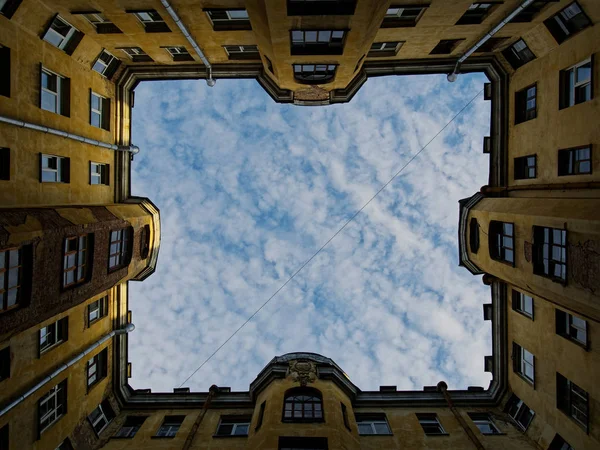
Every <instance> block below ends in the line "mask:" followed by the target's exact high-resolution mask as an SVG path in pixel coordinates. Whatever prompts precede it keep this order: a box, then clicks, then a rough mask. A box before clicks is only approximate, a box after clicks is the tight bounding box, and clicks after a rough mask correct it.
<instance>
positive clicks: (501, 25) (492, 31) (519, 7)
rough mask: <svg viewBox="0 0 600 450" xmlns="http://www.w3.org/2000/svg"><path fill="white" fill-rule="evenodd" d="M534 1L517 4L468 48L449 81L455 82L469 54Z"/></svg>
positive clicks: (526, 0) (449, 75)
mask: <svg viewBox="0 0 600 450" xmlns="http://www.w3.org/2000/svg"><path fill="white" fill-rule="evenodd" d="M533 2H534V0H525V1H524V2H523V3H521V4H520V5H519V6H517V8H516V9H515V10H514V11H513V12H511V13H510V14H509V15H508V16H507V17H506V18H505V19H504V20H503V21H502V22H500V23H499V24H498V25H496V26H495V27H494V28H492V29H491V30H490V31H489V32H488V33H487V34H486V35H485V36H484V37H483V38H481V39H480V40H479V41H478V42H477V43H476V44H475V45H474V46H473V47H471V48H470V49H469V50H467V52H466V53H465V54H464V55H462V56H461V57H460V58H459V60H458V61H457V62H456V65H455V66H454V70H453V71H452V73H449V74H448V81H449V82H451V83H453V82H455V81H456V79H457V78H458V74H459V71H460V65H461V64H462V63H463V62H465V60H466V59H467V58H468V57H469V56H471V55H472V54H473V53H475V52H476V51H477V49H478V48H479V47H481V46H482V45H483V44H485V43H486V42H487V41H488V40H489V39H490V38H491V37H492V36H493V35H495V34H496V33H497V32H498V31H500V30H501V29H502V28H503V27H504V25H506V24H507V23H508V22H510V21H511V20H513V19H514V18H515V17H516V16H517V15H518V14H519V13H520V12H521V11H523V10H524V9H525V8H527V7H528V6H529V5H530V4H531V3H533Z"/></svg>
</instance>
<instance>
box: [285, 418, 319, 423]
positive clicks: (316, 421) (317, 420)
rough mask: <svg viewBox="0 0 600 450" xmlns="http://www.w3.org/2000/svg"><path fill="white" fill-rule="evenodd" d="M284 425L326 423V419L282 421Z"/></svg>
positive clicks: (286, 419)
mask: <svg viewBox="0 0 600 450" xmlns="http://www.w3.org/2000/svg"><path fill="white" fill-rule="evenodd" d="M281 421H282V422H283V423H325V419H288V418H284V419H281Z"/></svg>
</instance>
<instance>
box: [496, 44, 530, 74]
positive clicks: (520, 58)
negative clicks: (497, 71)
mask: <svg viewBox="0 0 600 450" xmlns="http://www.w3.org/2000/svg"><path fill="white" fill-rule="evenodd" d="M502 54H503V55H504V57H505V58H506V60H507V61H508V62H509V64H510V65H511V66H512V68H513V69H515V70H517V69H518V68H519V67H521V66H524V65H525V64H527V63H528V62H529V61H533V60H534V59H535V55H534V54H533V52H532V51H531V50H529V47H527V44H526V43H525V41H524V40H523V39H519V40H518V41H517V42H515V43H514V44H513V45H511V46H510V47H508V48H507V49H506V50H504V51H503V52H502Z"/></svg>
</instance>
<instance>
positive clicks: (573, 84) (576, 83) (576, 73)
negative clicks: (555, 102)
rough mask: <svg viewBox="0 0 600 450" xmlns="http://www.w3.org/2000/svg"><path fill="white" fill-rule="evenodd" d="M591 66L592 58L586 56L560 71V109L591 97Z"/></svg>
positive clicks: (588, 99)
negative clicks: (584, 58)
mask: <svg viewBox="0 0 600 450" xmlns="http://www.w3.org/2000/svg"><path fill="white" fill-rule="evenodd" d="M592 67H593V65H592V58H588V59H586V60H584V61H581V62H580V63H577V64H575V65H574V66H573V67H569V68H568V69H565V70H561V71H560V95H559V97H560V99H559V107H560V109H564V108H569V107H571V106H575V105H578V104H579V103H584V102H587V101H590V100H591V99H592V97H593V94H592Z"/></svg>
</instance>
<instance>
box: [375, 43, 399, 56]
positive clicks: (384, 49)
mask: <svg viewBox="0 0 600 450" xmlns="http://www.w3.org/2000/svg"><path fill="white" fill-rule="evenodd" d="M393 43H395V44H396V45H395V46H394V47H388V46H387V45H388V44H393ZM401 44H402V42H400V41H389V42H373V44H371V48H370V49H369V53H370V52H389V51H393V52H397V51H398V47H400V45H401ZM375 45H378V46H379V48H376V47H375Z"/></svg>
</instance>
